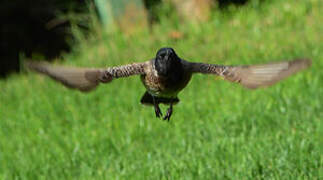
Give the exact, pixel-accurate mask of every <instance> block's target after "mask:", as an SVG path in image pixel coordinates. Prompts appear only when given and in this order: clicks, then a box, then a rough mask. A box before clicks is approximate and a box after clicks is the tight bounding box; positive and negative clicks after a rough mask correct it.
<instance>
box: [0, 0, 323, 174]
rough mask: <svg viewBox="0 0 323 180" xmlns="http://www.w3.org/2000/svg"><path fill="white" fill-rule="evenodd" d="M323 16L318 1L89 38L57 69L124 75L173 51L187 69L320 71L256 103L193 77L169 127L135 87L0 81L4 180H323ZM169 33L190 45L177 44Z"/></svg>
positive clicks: (246, 94) (253, 97)
mask: <svg viewBox="0 0 323 180" xmlns="http://www.w3.org/2000/svg"><path fill="white" fill-rule="evenodd" d="M322 11H323V8H322V2H321V1H319V0H308V1H301V0H298V1H294V0H286V1H278V0H276V1H273V2H266V3H264V4H263V5H262V6H257V7H253V6H252V5H249V6H246V7H243V8H239V9H235V10H234V11H232V12H226V13H224V14H223V13H220V12H216V13H214V15H213V17H212V18H211V19H210V21H208V22H207V23H201V24H187V23H185V24H180V23H178V22H175V21H174V19H171V20H167V19H166V18H162V21H161V24H159V25H156V26H154V29H153V32H152V33H149V32H148V30H143V31H142V32H137V33H136V34H134V35H131V36H128V35H123V34H122V33H118V32H117V33H114V34H108V33H105V32H104V31H103V30H102V29H99V28H94V30H93V34H92V35H91V36H90V37H89V38H88V40H82V41H81V42H80V43H79V45H78V47H77V48H75V50H74V51H73V52H72V53H71V54H66V55H65V56H64V59H66V61H64V62H56V63H60V64H67V65H75V66H93V67H99V66H112V65H119V64H125V63H129V62H136V61H144V60H147V59H149V58H152V57H153V56H154V55H155V53H156V51H157V50H158V48H160V47H162V46H172V47H174V48H175V50H176V51H177V52H178V54H179V56H181V57H182V58H184V59H188V60H192V61H203V62H208V63H218V64H251V63H264V62H269V61H271V60H280V59H292V58H296V57H309V58H311V59H312V60H313V65H312V67H311V68H310V69H309V70H307V71H304V72H302V73H299V74H297V75H295V76H293V77H291V78H289V79H287V80H284V81H283V82H281V83H279V84H277V85H276V86H273V87H270V88H267V89H259V90H255V91H249V90H246V89H244V88H242V87H240V86H239V85H237V84H231V83H229V82H225V81H222V80H219V79H218V78H215V77H214V76H203V75H196V76H194V77H193V79H192V82H191V83H190V84H189V86H188V87H187V88H186V89H185V90H184V91H183V92H182V93H181V94H180V96H179V98H180V99H181V102H180V103H179V104H178V105H177V106H175V112H174V115H173V117H172V119H171V122H170V123H167V122H163V121H162V120H160V119H156V118H155V115H154V111H153V109H152V108H151V107H145V106H142V105H140V103H139V100H140V98H141V96H142V94H143V93H144V91H145V89H144V87H143V86H142V85H141V83H140V80H139V78H138V77H131V78H128V79H118V80H115V81H114V82H112V83H111V84H108V85H101V86H100V87H99V88H98V89H97V90H96V91H95V92H92V93H89V94H82V93H80V92H77V91H72V90H69V89H66V88H64V87H63V86H61V85H58V84H57V83H55V82H53V81H52V80H49V79H48V78H46V77H43V76H39V75H36V74H35V73H28V74H27V73H22V74H19V75H12V76H11V77H10V78H8V79H6V80H1V81H0V92H1V93H0V179H322V178H323V123H322V122H323V121H322V119H323V107H322V104H323V103H322V102H323V71H322V68H323V43H322V42H323V35H322V34H323V26H322V23H321V22H322V19H323V15H322ZM175 20H176V18H175ZM173 30H177V31H180V32H182V33H183V34H184V36H183V38H182V39H179V40H172V39H170V38H169V37H168V36H167V34H168V33H169V32H170V31H173ZM80 39H82V37H81V36H80ZM162 109H163V111H165V109H166V107H165V106H162Z"/></svg>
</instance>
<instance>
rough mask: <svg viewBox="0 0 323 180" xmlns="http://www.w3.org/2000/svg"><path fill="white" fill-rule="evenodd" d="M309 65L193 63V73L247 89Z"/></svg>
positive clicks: (303, 61)
mask: <svg viewBox="0 0 323 180" xmlns="http://www.w3.org/2000/svg"><path fill="white" fill-rule="evenodd" d="M310 65H311V60H309V59H295V60H292V61H282V62H276V63H269V64H262V65H251V66H222V65H215V64H203V63H194V64H193V72H200V73H205V74H216V75H219V76H222V77H224V79H226V80H229V81H231V82H237V83H240V84H241V85H243V86H244V87H247V88H251V89H254V88H258V87H265V86H270V85H273V84H275V83H276V82H278V81H280V80H282V79H284V78H286V77H288V76H290V75H292V74H295V73H296V72H298V71H300V70H303V69H305V68H307V67H309V66H310Z"/></svg>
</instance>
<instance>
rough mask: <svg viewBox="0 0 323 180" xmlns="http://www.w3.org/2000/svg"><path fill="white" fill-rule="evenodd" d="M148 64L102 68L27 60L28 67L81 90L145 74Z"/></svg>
mask: <svg viewBox="0 0 323 180" xmlns="http://www.w3.org/2000/svg"><path fill="white" fill-rule="evenodd" d="M146 65H147V62H144V63H134V64H128V65H123V66H116V67H108V68H105V69H100V68H76V67H64V66H54V65H51V64H49V63H45V62H35V61H26V62H25V66H26V67H27V68H28V69H31V70H34V71H36V72H39V73H42V74H45V75H47V76H49V77H51V78H52V79H54V80H56V81H58V82H61V83H62V84H63V85H65V86H67V87H69V88H72V89H78V90H80V91H91V90H93V89H95V88H96V87H97V86H98V85H99V84H100V83H108V82H111V81H112V80H113V79H115V78H120V77H128V76H131V75H139V74H144V73H145V66H146Z"/></svg>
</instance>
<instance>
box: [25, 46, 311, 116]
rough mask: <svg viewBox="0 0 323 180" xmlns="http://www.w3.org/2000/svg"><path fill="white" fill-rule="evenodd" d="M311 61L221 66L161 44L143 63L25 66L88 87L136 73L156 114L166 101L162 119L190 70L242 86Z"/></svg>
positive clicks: (266, 81)
mask: <svg viewBox="0 0 323 180" xmlns="http://www.w3.org/2000/svg"><path fill="white" fill-rule="evenodd" d="M310 65H311V60H309V59H295V60H292V61H282V62H275V63H269V64H263V65H251V66H224V65H216V64H205V63H194V62H188V61H185V60H183V59H181V58H179V57H178V56H177V54H176V53H175V51H174V50H173V49H172V48H161V49H160V50H159V51H158V52H157V54H156V57H155V58H154V59H152V60H149V61H146V62H143V63H134V64H129V65H124V66H117V67H108V68H104V69H103V68H102V69H94V68H93V69H91V68H71V67H60V66H52V65H50V64H48V63H42V62H32V61H27V62H26V66H27V67H28V68H30V69H32V70H35V71H37V72H40V73H43V74H45V75H48V76H50V77H51V78H53V79H55V80H57V81H59V82H61V83H62V84H64V85H65V86H67V87H69V88H74V89H79V90H80V91H90V90H93V89H94V88H96V87H97V86H98V85H99V84H100V83H108V82H110V81H112V80H113V79H116V78H120V77H128V76H131V75H140V76H141V81H142V83H143V84H144V86H145V87H146V89H147V91H146V92H145V94H144V95H143V97H142V98H141V103H142V104H146V105H152V106H154V109H155V113H156V116H157V117H160V116H162V113H161V110H160V108H159V104H160V103H163V104H169V105H170V106H169V108H168V109H167V113H166V115H165V116H164V118H163V119H164V120H166V119H167V120H169V119H170V117H171V115H172V112H173V104H176V103H178V102H179V99H178V97H177V95H178V93H179V92H180V91H181V90H182V89H183V88H185V87H186V85H187V84H188V83H189V81H190V79H191V77H192V75H193V74H194V73H203V74H214V75H218V76H222V77H223V78H224V79H225V80H229V81H231V82H237V83H240V84H241V85H243V86H244V87H246V88H250V89H255V88H258V87H266V86H270V85H273V84H275V83H276V82H278V81H280V80H282V79H284V78H286V77H288V76H290V75H292V74H294V73H296V72H298V71H300V70H302V69H305V68H307V67H309V66H310Z"/></svg>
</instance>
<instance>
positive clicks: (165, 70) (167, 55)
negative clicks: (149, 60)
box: [154, 48, 180, 77]
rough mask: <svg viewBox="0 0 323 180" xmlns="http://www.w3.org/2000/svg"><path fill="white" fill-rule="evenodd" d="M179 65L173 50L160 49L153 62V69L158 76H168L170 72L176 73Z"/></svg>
mask: <svg viewBox="0 0 323 180" xmlns="http://www.w3.org/2000/svg"><path fill="white" fill-rule="evenodd" d="M179 64H180V58H179V57H178V56H177V54H176V53H175V51H174V49H173V48H161V49H159V50H158V52H157V54H156V58H155V61H154V65H155V69H156V71H157V73H158V75H161V76H166V77H167V76H169V75H170V74H171V72H174V70H175V71H176V68H178V65H179Z"/></svg>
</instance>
